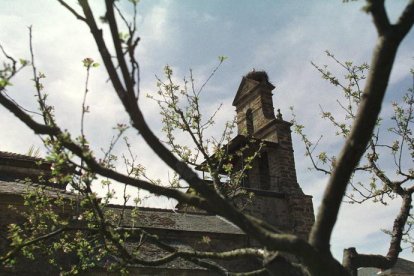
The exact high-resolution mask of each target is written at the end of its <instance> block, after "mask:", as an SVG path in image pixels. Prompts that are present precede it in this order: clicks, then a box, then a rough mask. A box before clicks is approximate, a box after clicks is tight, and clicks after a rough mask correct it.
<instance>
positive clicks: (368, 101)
mask: <svg viewBox="0 0 414 276" xmlns="http://www.w3.org/2000/svg"><path fill="white" fill-rule="evenodd" d="M379 2H381V1H379ZM373 16H374V18H376V17H378V14H377V13H376V14H373ZM375 20H377V21H378V20H379V19H378V18H377V19H375ZM383 20H385V19H383ZM379 24H380V25H381V26H382V24H383V23H379ZM411 25H412V22H411ZM380 28H383V27H380ZM402 39H403V37H401V36H399V35H396V34H395V32H387V34H386V35H382V36H380V37H379V38H378V41H377V46H376V48H375V50H374V53H373V57H372V61H371V66H370V68H371V71H370V73H369V75H368V79H367V82H366V85H365V89H364V94H363V97H362V101H361V104H360V107H359V109H358V113H357V118H356V120H355V122H354V125H353V127H352V130H351V133H350V135H349V137H348V139H347V141H346V143H345V146H344V147H343V149H342V151H341V153H340V155H339V158H338V162H337V167H335V169H334V171H333V173H332V175H331V177H330V179H329V182H328V186H327V188H326V190H325V193H324V196H323V200H322V204H321V206H320V208H319V211H318V215H317V218H316V222H315V224H314V226H313V228H312V231H311V235H310V242H311V244H312V245H313V246H315V247H316V248H317V249H318V250H320V251H321V252H330V245H329V241H330V238H331V234H332V230H333V227H334V225H335V222H336V220H337V216H338V212H339V207H340V205H341V202H342V198H343V197H344V195H345V191H346V187H347V184H348V181H349V179H350V177H351V175H352V173H353V170H354V168H355V167H356V166H357V165H358V162H359V160H360V158H361V157H362V155H363V154H364V152H365V149H366V147H367V144H368V142H369V140H370V138H371V135H372V132H373V129H374V127H375V124H376V121H377V118H378V115H379V112H380V110H381V104H382V100H383V98H384V95H385V91H386V88H387V85H388V80H389V77H390V73H391V69H392V66H393V63H394V59H395V55H396V53H397V49H398V46H399V44H400V42H401V40H402Z"/></svg>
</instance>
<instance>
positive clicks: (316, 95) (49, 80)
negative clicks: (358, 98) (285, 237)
mask: <svg viewBox="0 0 414 276" xmlns="http://www.w3.org/2000/svg"><path fill="white" fill-rule="evenodd" d="M125 2H127V1H125ZM406 2H407V1H402V0H401V1H387V9H388V11H389V15H390V19H391V21H394V20H395V19H396V18H397V16H398V14H399V12H401V9H402V7H403V6H404V4H405V3H406ZM68 3H72V4H73V6H74V7H75V8H76V9H78V6H77V4H76V3H75V2H74V1H68ZM91 3H93V4H94V5H96V6H94V9H95V14H96V15H97V16H99V15H103V13H104V12H103V7H102V5H101V3H100V2H99V1H91ZM363 4H364V1H356V2H354V1H352V2H350V3H346V4H344V3H342V1H339V0H338V1H322V0H320V1H306V0H295V1H281V0H280V1H271V0H259V1H247V0H227V1H219V0H209V1H207V0H204V1H201V0H199V1H192V0H180V1H178V0H142V1H141V2H140V3H139V5H138V20H137V25H138V26H137V27H138V33H139V36H140V37H141V41H140V45H139V48H138V51H137V58H138V60H139V63H140V67H141V97H140V105H141V107H142V109H143V111H144V114H145V117H146V119H147V121H148V122H149V124H150V126H151V128H152V130H153V131H154V132H155V133H157V134H158V135H160V137H162V133H161V127H162V125H161V123H160V115H159V110H158V107H157V105H156V104H155V103H154V102H152V101H150V100H148V99H147V97H145V96H146V95H151V94H153V93H156V91H157V87H156V76H160V77H161V76H162V74H163V68H164V66H165V65H167V64H168V65H170V66H171V67H172V68H173V70H174V79H175V80H177V81H180V80H182V78H183V77H184V76H187V77H188V76H189V70H190V69H191V70H192V71H193V74H194V77H195V80H196V85H198V86H200V85H201V84H202V83H203V82H204V81H205V80H206V78H207V77H208V76H209V74H210V73H211V71H212V70H213V69H214V67H215V66H216V65H217V63H218V57H219V56H226V57H228V58H227V59H226V61H225V62H224V64H223V65H222V66H221V67H220V69H219V70H218V72H217V73H216V75H215V76H214V78H213V79H212V80H211V81H210V82H209V83H208V85H207V87H206V88H205V90H204V92H203V94H202V103H203V107H202V108H203V112H205V113H206V114H208V113H211V112H213V111H214V109H215V108H216V107H218V106H219V105H220V104H222V105H223V106H222V108H221V110H220V112H219V113H218V115H217V118H216V126H217V127H215V128H214V129H213V130H212V131H211V134H212V135H219V134H220V130H221V129H222V126H224V124H225V122H226V121H227V120H231V119H232V118H233V116H234V115H235V112H234V107H232V106H231V102H232V100H233V98H234V96H235V93H236V90H237V88H238V85H239V83H240V81H241V78H242V76H243V75H245V74H246V73H248V72H249V71H251V70H252V69H255V70H265V71H266V72H267V73H268V75H269V78H270V81H271V82H272V83H273V84H274V85H275V86H276V89H275V90H274V96H273V100H274V105H275V108H276V109H278V108H280V110H281V112H282V114H283V117H284V119H285V120H290V119H292V115H291V113H290V110H289V107H290V106H293V107H294V109H295V113H296V116H297V120H298V121H300V122H301V123H302V124H304V125H305V126H307V128H306V130H305V131H306V132H307V134H308V136H309V137H310V138H311V139H313V140H314V141H315V140H317V139H318V138H319V137H320V136H321V134H323V136H324V137H323V139H322V140H321V142H320V143H321V144H323V147H324V148H325V149H327V150H329V151H330V152H332V153H333V154H335V153H337V152H339V150H340V146H341V139H340V138H339V137H337V136H335V135H334V134H332V128H331V126H330V125H329V124H327V123H326V122H322V121H321V120H320V112H321V111H320V106H322V107H323V108H326V109H329V110H331V111H332V112H340V111H339V109H338V107H337V106H336V100H337V99H338V98H339V97H340V96H339V90H337V89H336V88H335V87H332V86H331V85H330V84H328V83H326V81H324V80H323V79H322V78H321V77H320V74H319V73H318V72H317V71H316V70H315V68H313V67H312V66H311V64H310V62H311V61H313V62H315V63H316V64H320V65H325V64H327V65H329V66H330V67H331V68H332V69H333V71H334V72H339V74H340V71H339V70H338V67H337V66H335V64H334V63H333V62H332V61H330V60H329V59H328V58H327V57H326V54H325V50H329V51H331V52H332V53H334V54H335V55H336V57H337V58H338V59H340V60H352V61H354V62H355V63H363V62H369V61H370V59H371V53H372V49H373V47H374V46H375V38H376V31H375V28H374V26H373V24H372V22H371V18H370V16H369V15H368V14H366V13H365V12H363V11H361V8H362V6H363ZM121 7H122V8H123V10H124V11H125V13H126V14H130V13H131V9H130V8H129V6H128V3H122V4H121ZM0 26H1V27H2V28H1V32H0V43H1V45H3V47H4V48H5V49H6V50H7V51H8V53H9V54H11V55H13V56H14V57H17V58H25V59H29V58H30V52H29V38H28V37H29V35H28V29H27V27H28V26H33V45H34V49H35V59H36V60H35V62H36V65H37V67H38V69H39V70H40V71H41V72H43V73H45V75H46V79H45V80H44V86H45V92H46V93H48V95H49V101H50V104H52V105H54V106H55V110H56V118H57V121H58V123H59V124H60V125H62V128H64V129H68V130H69V131H71V132H72V133H74V135H79V132H80V113H81V112H80V111H81V103H82V96H83V90H84V82H85V76H86V75H85V70H84V68H83V66H82V62H81V61H82V60H83V59H84V58H85V57H90V58H93V59H95V60H96V61H97V62H100V58H99V54H98V52H97V49H96V46H95V44H94V42H93V40H92V37H91V35H90V33H89V31H88V29H87V28H86V26H84V25H83V24H82V22H80V21H78V20H76V19H75V18H74V17H73V16H72V15H71V14H70V13H69V12H68V11H67V10H65V9H64V8H63V7H62V6H60V5H59V3H58V2H57V1H53V0H37V1H28V0H26V1H25V0H14V1H10V0H5V1H1V3H0ZM104 32H106V33H105V34H107V29H106V28H105V27H104ZM412 45H414V31H411V33H410V34H409V35H408V36H407V37H406V39H405V40H404V41H403V43H402V45H401V46H400V49H399V52H398V55H397V58H396V62H395V66H394V68H393V71H392V75H391V80H390V83H389V92H388V94H387V97H386V100H385V103H384V105H383V110H382V115H383V116H389V115H390V112H391V107H390V103H391V102H392V101H394V100H396V99H397V98H398V96H399V95H401V93H403V92H404V91H405V90H406V89H407V88H409V87H410V85H411V81H412V80H411V79H410V76H409V70H410V68H413V67H414V60H413V56H414V55H413V48H412ZM31 78H32V76H31V71H30V70H29V69H26V70H25V71H23V72H21V73H20V74H19V75H18V76H17V77H16V78H15V79H13V80H12V84H13V86H12V87H10V89H9V90H8V93H9V95H10V96H12V97H13V98H14V99H15V100H16V101H17V102H19V104H21V105H22V106H24V107H25V108H27V109H31V110H36V105H35V99H34V97H33V95H34V93H35V91H34V89H33V83H32V82H31V81H30V79H31ZM106 80H107V75H106V74H105V71H104V68H103V66H100V67H98V68H95V69H94V70H93V72H92V74H91V79H90V84H89V89H90V93H89V94H88V103H89V105H90V106H91V107H90V109H91V113H90V114H88V115H87V117H86V123H85V131H86V135H87V138H88V139H89V140H90V143H91V146H92V148H93V149H94V150H95V152H96V155H98V156H99V154H100V149H101V148H106V147H107V146H108V143H109V141H110V139H111V137H112V136H113V135H114V130H113V129H112V127H113V126H115V125H116V124H117V123H128V119H127V117H126V116H125V114H124V110H123V108H122V106H121V104H120V103H119V101H118V99H117V98H116V97H115V94H114V92H113V90H112V89H111V86H110V84H109V83H108V82H106ZM0 125H1V126H2V131H1V135H0V150H2V151H10V152H17V153H23V154H24V153H26V152H27V151H28V149H29V148H30V147H31V146H34V147H38V148H40V149H41V152H44V150H43V147H42V144H41V141H40V139H39V138H38V137H36V136H35V135H33V133H32V132H31V131H29V130H28V128H27V127H25V126H24V125H23V124H22V123H21V122H19V121H18V119H17V118H15V117H14V116H13V115H11V114H10V113H9V112H7V111H6V110H5V109H4V108H2V107H0ZM127 134H128V136H129V137H130V140H131V142H132V146H133V150H134V152H135V153H136V154H137V156H138V157H139V162H140V163H141V164H143V165H144V166H146V168H147V173H148V174H149V175H150V176H152V177H156V178H160V179H161V180H162V181H165V180H166V179H167V178H168V177H169V176H170V175H171V172H170V171H168V169H167V168H166V167H165V165H164V164H163V163H162V162H161V161H159V160H158V159H157V158H156V156H155V155H154V153H152V151H151V150H150V149H149V148H148V146H146V145H145V143H143V142H142V140H141V138H140V137H139V135H137V133H136V132H135V131H133V130H130V131H128V133H127ZM293 143H294V149H295V160H296V169H297V174H298V182H299V184H300V185H301V187H302V189H303V190H304V192H305V193H306V194H310V195H312V196H313V197H314V207H315V211H316V210H317V207H318V205H319V202H320V200H321V197H322V193H323V189H324V187H325V185H326V182H327V178H326V176H324V175H321V174H318V173H316V172H315V171H309V170H308V168H309V167H310V166H311V164H310V161H309V159H307V158H306V157H305V156H304V151H305V149H304V146H303V144H302V143H301V141H300V139H299V137H297V136H295V135H293ZM124 152H125V147H122V145H119V146H118V147H117V148H116V149H115V153H118V154H122V153H124ZM144 205H145V206H152V207H161V208H173V206H174V202H172V201H167V200H165V199H163V198H154V197H151V198H150V199H147V200H145V201H144ZM398 205H399V202H397V201H395V202H391V203H390V204H389V206H387V207H382V206H380V205H378V204H374V203H367V204H365V205H362V206H361V205H357V204H354V205H343V206H342V208H341V211H340V216H339V219H338V223H337V224H336V226H335V229H334V234H333V238H332V242H331V244H332V250H333V253H334V255H335V257H336V258H338V259H339V260H341V258H342V250H343V249H344V248H347V247H356V248H357V250H358V252H363V253H380V254H385V253H386V250H387V242H388V237H387V236H386V235H385V234H383V233H382V232H381V231H380V229H390V228H391V227H392V220H393V217H394V216H395V215H396V212H397V211H398V208H399V206H398ZM378 207H381V208H378ZM401 256H403V257H404V258H408V259H411V260H414V256H413V255H412V253H411V252H410V250H409V249H407V250H404V251H403V252H402V255H401Z"/></svg>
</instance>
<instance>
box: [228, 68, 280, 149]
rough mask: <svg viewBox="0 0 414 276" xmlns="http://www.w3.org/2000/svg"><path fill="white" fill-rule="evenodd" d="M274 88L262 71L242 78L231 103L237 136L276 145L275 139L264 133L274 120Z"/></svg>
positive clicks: (252, 72)
mask: <svg viewBox="0 0 414 276" xmlns="http://www.w3.org/2000/svg"><path fill="white" fill-rule="evenodd" d="M274 88H275V86H274V85H273V84H271V83H270V82H269V78H268V76H267V73H266V72H264V71H251V72H250V73H248V74H247V75H246V76H244V77H243V79H242V81H241V83H240V86H239V89H238V90H237V93H236V96H235V98H234V101H233V106H235V107H236V113H237V127H238V134H240V135H247V136H253V137H255V138H258V139H263V140H266V141H269V142H274V143H277V137H276V136H275V135H272V134H271V133H269V132H268V131H266V127H267V125H268V124H269V123H271V122H272V121H273V120H275V119H276V117H275V112H274V108H273V99H272V90H273V89H274ZM273 134H274V133H273Z"/></svg>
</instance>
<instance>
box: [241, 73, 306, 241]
mask: <svg viewBox="0 0 414 276" xmlns="http://www.w3.org/2000/svg"><path fill="white" fill-rule="evenodd" d="M274 88H275V86H273V85H272V84H271V83H270V82H269V79H268V75H267V74H266V72H263V71H252V72H250V73H248V74H247V75H246V76H244V77H243V78H242V81H241V83H240V86H239V88H238V90H237V93H236V96H235V98H234V101H233V106H235V107H236V113H237V127H238V136H237V137H236V138H235V139H233V141H235V140H237V139H239V140H240V139H241V138H243V137H244V138H245V139H246V138H247V139H248V138H254V139H257V140H258V141H261V142H263V146H262V148H261V150H260V156H259V157H257V158H256V159H255V160H254V161H253V164H252V168H251V169H250V170H249V171H248V172H247V177H246V180H245V182H244V184H243V185H244V187H245V189H246V190H248V191H250V192H253V193H254V195H255V196H254V199H253V203H252V204H251V205H250V206H249V207H248V210H247V211H248V212H250V213H251V214H253V215H255V216H257V217H259V218H262V219H263V220H265V221H267V222H268V223H270V224H272V225H274V226H276V227H277V228H279V229H281V230H285V231H287V232H293V233H295V234H298V235H300V236H302V237H304V238H306V237H307V235H308V233H309V231H310V228H311V227H312V224H313V222H314V214H313V206H312V197H311V196H308V195H305V194H304V193H303V191H302V189H301V188H300V186H299V184H298V183H297V178H296V169H295V160H294V155H293V147H292V138H291V130H290V127H291V123H289V122H286V121H284V120H283V118H282V115H281V113H280V111H279V110H278V113H277V115H276V116H275V112H274V107H273V99H272V90H273V89H274ZM247 139H246V140H247ZM235 150H236V149H235Z"/></svg>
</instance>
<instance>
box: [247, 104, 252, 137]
mask: <svg viewBox="0 0 414 276" xmlns="http://www.w3.org/2000/svg"><path fill="white" fill-rule="evenodd" d="M246 129H247V135H249V136H250V135H253V132H254V127H253V112H252V110H251V109H250V108H249V109H247V111H246Z"/></svg>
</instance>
